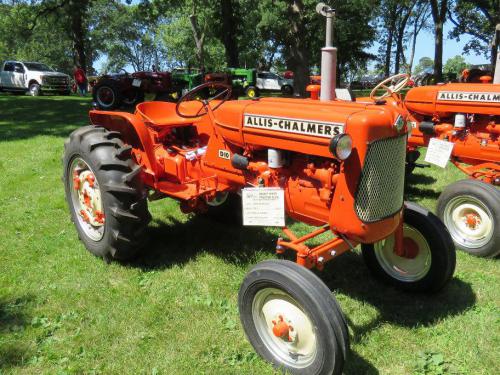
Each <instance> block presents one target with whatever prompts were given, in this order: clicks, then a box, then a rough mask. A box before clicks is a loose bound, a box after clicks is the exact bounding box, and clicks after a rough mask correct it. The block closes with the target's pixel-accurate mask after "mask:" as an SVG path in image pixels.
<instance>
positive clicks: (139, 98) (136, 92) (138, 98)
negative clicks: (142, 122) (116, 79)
mask: <svg viewBox="0 0 500 375" xmlns="http://www.w3.org/2000/svg"><path fill="white" fill-rule="evenodd" d="M143 101H144V92H143V91H141V90H140V89H137V88H134V89H132V90H131V91H130V92H128V93H123V99H122V103H123V104H124V105H126V106H127V107H135V106H136V105H137V104H139V103H142V102H143Z"/></svg>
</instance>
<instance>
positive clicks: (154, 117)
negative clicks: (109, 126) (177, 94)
mask: <svg viewBox="0 0 500 375" xmlns="http://www.w3.org/2000/svg"><path fill="white" fill-rule="evenodd" d="M135 114H136V115H139V116H141V117H142V119H143V120H144V122H145V123H146V125H148V126H152V127H165V126H169V127H174V128H177V127H181V126H191V125H193V120H192V119H188V118H184V117H180V116H179V115H177V113H176V112H175V103H170V102H143V103H139V104H138V105H137V107H136V109H135Z"/></svg>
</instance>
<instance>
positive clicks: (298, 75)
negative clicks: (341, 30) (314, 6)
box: [288, 0, 309, 97]
mask: <svg viewBox="0 0 500 375" xmlns="http://www.w3.org/2000/svg"><path fill="white" fill-rule="evenodd" d="M288 10H289V13H290V15H291V16H290V19H289V21H290V31H291V34H290V50H289V52H290V65H289V67H291V68H292V69H291V70H292V71H293V91H294V93H295V94H296V95H300V96H302V97H304V96H305V94H306V86H307V85H308V84H309V49H308V48H307V41H306V38H304V37H303V36H304V35H305V34H306V30H305V20H304V17H303V11H304V4H303V3H302V1H300V0H290V1H289V9H288Z"/></svg>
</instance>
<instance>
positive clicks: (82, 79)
mask: <svg viewBox="0 0 500 375" xmlns="http://www.w3.org/2000/svg"><path fill="white" fill-rule="evenodd" d="M73 76H74V78H75V82H76V86H77V91H78V94H79V95H80V96H85V95H87V76H86V75H85V71H84V70H83V69H82V68H81V67H80V66H79V65H77V66H75V70H74V72H73Z"/></svg>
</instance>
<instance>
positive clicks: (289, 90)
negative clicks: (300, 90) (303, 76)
mask: <svg viewBox="0 0 500 375" xmlns="http://www.w3.org/2000/svg"><path fill="white" fill-rule="evenodd" d="M281 93H282V94H283V96H292V95H293V87H292V86H290V85H284V86H282V87H281Z"/></svg>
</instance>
